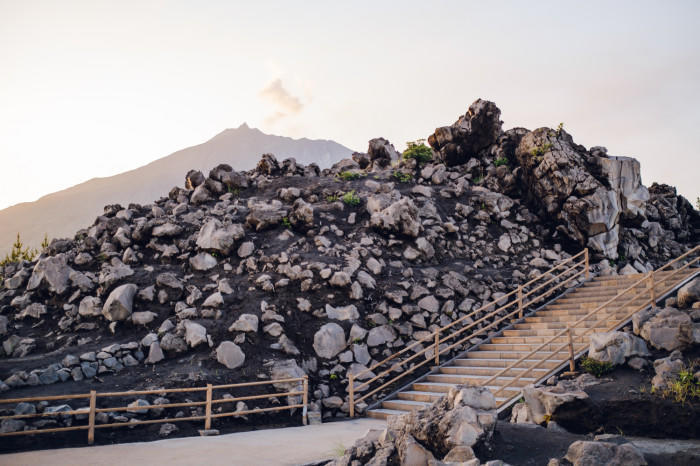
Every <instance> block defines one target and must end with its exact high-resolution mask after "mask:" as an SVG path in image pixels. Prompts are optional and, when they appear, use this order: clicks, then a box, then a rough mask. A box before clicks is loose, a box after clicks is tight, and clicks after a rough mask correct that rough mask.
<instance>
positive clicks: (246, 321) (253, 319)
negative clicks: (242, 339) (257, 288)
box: [228, 314, 259, 333]
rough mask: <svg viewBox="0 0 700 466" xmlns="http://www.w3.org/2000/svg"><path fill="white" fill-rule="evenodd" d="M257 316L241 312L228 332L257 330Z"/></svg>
mask: <svg viewBox="0 0 700 466" xmlns="http://www.w3.org/2000/svg"><path fill="white" fill-rule="evenodd" d="M258 322H259V320H258V316H256V315H255V314H241V315H240V316H239V317H238V320H236V321H235V322H234V323H233V324H231V326H230V327H229V329H228V330H229V332H253V333H256V332H257V331H258Z"/></svg>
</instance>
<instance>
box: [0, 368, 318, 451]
mask: <svg viewBox="0 0 700 466" xmlns="http://www.w3.org/2000/svg"><path fill="white" fill-rule="evenodd" d="M282 383H301V384H302V389H301V390H296V391H288V392H283V393H266V394H262V395H248V396H239V397H235V398H234V397H230V398H214V391H215V390H223V389H234V388H242V387H253V386H260V385H271V384H282ZM297 386H298V385H297ZM202 392H204V395H205V400H204V401H191V402H185V403H168V404H158V405H148V406H113V407H99V408H98V400H99V399H112V398H118V397H134V396H142V395H160V396H163V395H164V394H167V393H202ZM308 394H309V378H308V376H304V377H297V378H289V379H277V380H265V381H259V382H246V383H236V384H226V385H211V384H208V385H206V386H205V387H193V388H163V389H157V390H138V391H127V392H104V393H98V392H97V391H95V390H91V391H90V393H84V394H70V395H55V396H44V397H28V398H11V399H3V400H0V405H7V404H16V403H36V402H41V401H56V400H88V403H89V405H88V407H86V408H80V409H73V410H70V411H58V412H48V413H47V412H42V413H30V414H15V415H12V416H0V422H2V421H4V420H6V419H17V420H24V419H34V418H46V417H52V416H53V417H63V416H85V415H87V424H83V425H79V426H69V427H54V428H46V429H30V430H20V431H16V432H6V433H0V437H7V436H17V435H34V434H44V433H55V432H68V431H74V430H87V434H88V444H90V445H92V444H93V442H94V441H95V429H109V428H114V427H125V426H137V425H143V424H160V423H166V422H182V421H204V429H207V430H208V429H211V425H212V420H214V419H218V418H224V417H235V416H245V415H248V414H257V413H264V412H272V411H284V410H293V409H296V408H301V409H302V422H303V424H304V425H306V422H307V417H306V414H307V406H308V400H309V396H308ZM284 396H301V399H302V402H301V403H297V404H292V405H285V406H275V407H271V408H258V409H249V410H245V411H228V412H219V413H212V407H213V406H214V405H217V404H224V403H236V402H238V401H249V400H261V399H270V398H273V397H284ZM200 406H203V407H204V415H197V416H188V417H174V418H162V419H147V420H130V421H128V422H111V423H106V424H96V422H95V416H96V414H98V413H116V412H124V411H128V412H131V413H143V412H147V411H148V410H151V409H153V410H162V409H166V408H188V407H200Z"/></svg>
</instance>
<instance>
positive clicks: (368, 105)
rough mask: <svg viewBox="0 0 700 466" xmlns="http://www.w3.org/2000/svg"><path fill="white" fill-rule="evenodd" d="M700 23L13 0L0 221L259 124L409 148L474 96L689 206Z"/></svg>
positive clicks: (695, 163) (568, 6)
mask: <svg viewBox="0 0 700 466" xmlns="http://www.w3.org/2000/svg"><path fill="white" fill-rule="evenodd" d="M698 19H700V2H697V1H689V2H680V1H676V2H674V1H667V2H659V1H655V2H643V1H630V2H623V1H609V0H608V1H603V2H595V1H587V2H574V1H562V0H558V1H552V2H549V1H546V2H545V1H539V2H532V1H529V2H528V1H518V2H506V1H499V2H484V1H478V2H466V1H463V0H462V1H434V2H410V1H406V0H402V1H393V2H388V1H387V2H381V1H378V0H374V1H368V2H364V1H353V2H332V1H331V2H329V1H322V2H315V1H308V0H306V1H304V2H267V1H256V2H234V1H211V0H208V1H173V0H169V1H146V0H138V1H125V0H120V1H113V2H104V1H96V0H89V1H84V2H83V1H55V0H54V1H47V2H40V1H31V0H21V1H20V0H16V1H4V0H0V173H2V175H3V176H2V182H0V208H3V207H6V206H9V205H12V204H15V203H18V202H22V201H32V200H35V199H36V198H38V197H39V196H41V195H43V194H47V193H50V192H53V191H56V190H59V189H62V188H66V187H69V186H72V185H74V184H76V183H79V182H81V181H85V180H87V179H89V178H92V177H95V176H108V175H112V174H116V173H119V172H122V171H125V170H128V169H132V168H135V167H137V166H141V165H144V164H146V163H148V162H150V161H152V160H154V159H156V158H160V157H162V156H165V155H167V154H169V153H171V152H174V151H176V150H178V149H181V148H184V147H186V146H189V145H194V144H198V143H200V142H203V141H205V140H206V139H208V138H210V137H211V136H213V135H215V134H216V133H218V132H220V131H221V130H223V129H225V128H228V127H237V126H238V125H240V124H241V123H242V122H244V121H247V122H248V124H249V125H251V126H255V127H259V128H261V129H262V130H263V131H266V132H270V133H275V134H282V135H287V136H293V137H302V136H305V137H309V138H324V139H333V140H336V141H338V142H340V143H342V144H345V145H346V146H348V147H350V148H353V149H356V150H363V151H364V150H366V148H367V141H368V140H369V139H370V138H373V137H378V136H383V137H386V138H388V139H389V140H391V141H392V142H394V143H395V145H396V146H397V148H398V149H399V150H402V149H403V148H404V147H405V141H408V140H414V139H417V138H421V137H427V135H428V134H430V133H431V132H432V131H433V130H434V128H435V127H437V126H442V125H447V124H451V123H452V122H453V121H454V120H455V119H456V118H457V117H458V116H459V115H460V114H463V113H464V112H465V111H466V109H467V107H468V106H469V104H470V103H471V102H472V101H474V100H475V99H476V98H478V97H482V98H486V99H489V100H493V101H494V102H496V104H497V105H498V106H499V107H500V108H501V110H502V112H503V113H502V119H503V120H504V122H505V127H506V128H510V127H513V126H525V127H528V128H531V129H534V128H537V127H539V126H556V125H557V124H558V123H559V122H564V124H565V127H566V128H567V130H568V131H569V132H571V133H572V134H573V136H574V139H575V140H576V141H577V142H579V143H581V144H584V145H586V146H592V145H604V146H606V147H607V148H608V149H609V153H610V154H612V155H627V156H634V157H637V158H638V159H640V161H641V163H642V178H643V181H644V183H645V184H647V185H650V184H651V182H652V181H660V182H666V183H670V184H674V185H676V186H677V187H678V188H679V190H680V192H681V193H682V194H684V195H685V196H686V197H689V198H690V199H691V200H693V201H694V200H695V198H696V196H699V195H700V183H699V182H698V177H699V176H700V153H699V152H700V151H699V149H698V148H700V130H699V129H698V127H699V126H700V32H699V31H700V28H699V27H698ZM251 155H253V156H256V157H257V155H258V154H251ZM183 175H184V174H183Z"/></svg>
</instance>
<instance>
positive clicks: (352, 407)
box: [348, 374, 355, 417]
mask: <svg viewBox="0 0 700 466" xmlns="http://www.w3.org/2000/svg"><path fill="white" fill-rule="evenodd" d="M348 391H349V392H350V417H355V376H354V375H353V374H350V375H349V376H348Z"/></svg>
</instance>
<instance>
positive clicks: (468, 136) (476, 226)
mask: <svg viewBox="0 0 700 466" xmlns="http://www.w3.org/2000/svg"><path fill="white" fill-rule="evenodd" d="M499 116H500V110H498V108H497V107H496V106H495V104H493V103H492V102H487V101H483V100H477V101H476V102H475V103H474V104H472V105H471V106H470V107H469V111H468V112H467V114H466V115H464V116H463V117H460V118H459V120H458V121H457V122H456V123H455V124H454V125H452V126H449V127H443V128H438V129H437V130H436V131H435V133H434V134H433V135H431V136H430V138H429V139H428V140H429V143H430V145H431V146H432V149H433V160H432V161H429V162H425V163H421V162H420V161H418V160H415V159H410V158H409V159H403V158H401V157H400V154H399V153H398V152H397V151H396V150H395V148H394V147H393V146H392V145H391V144H390V143H389V142H388V141H386V140H384V139H381V138H379V139H373V140H372V141H370V144H369V149H368V153H367V154H362V153H356V154H353V157H352V159H346V160H343V161H341V162H339V163H338V164H336V165H335V166H333V167H332V168H330V169H325V170H320V169H319V167H317V166H315V165H313V164H311V165H309V166H303V165H300V164H297V163H296V161H295V160H294V159H286V160H283V161H281V162H280V161H278V160H277V159H276V157H275V156H274V155H272V154H265V155H263V156H262V159H261V160H260V162H259V164H258V165H257V167H256V168H255V169H254V170H251V171H249V172H235V171H233V170H232V169H231V167H230V166H227V165H219V166H217V167H215V168H214V169H212V170H211V172H210V173H209V174H208V176H206V175H205V174H203V173H201V172H199V171H190V172H189V173H187V175H186V178H185V183H184V187H182V188H180V187H175V188H173V189H172V190H171V191H170V193H168V195H167V197H163V198H161V199H159V200H156V201H155V202H154V203H152V204H149V205H136V204H130V205H128V206H121V205H110V206H106V207H105V209H104V212H103V214H102V215H100V216H99V217H97V218H96V220H95V222H94V223H93V224H92V225H91V226H89V227H88V228H86V229H83V230H80V231H78V232H77V233H76V235H75V236H74V237H73V238H67V239H55V240H53V241H52V242H51V244H50V246H49V247H48V249H47V250H46V251H45V253H44V254H42V255H41V256H40V257H39V258H38V259H37V260H36V261H34V262H22V263H16V264H10V265H7V266H5V267H4V268H2V270H1V271H0V272H1V275H2V277H4V280H3V282H2V286H1V287H0V339H2V343H3V344H2V349H1V350H0V357H1V358H2V359H0V361H1V363H0V377H1V378H2V379H3V380H4V382H3V383H0V390H5V391H7V390H11V391H12V396H21V394H22V390H23V389H24V388H26V387H31V386H36V385H39V384H46V390H45V392H47V393H48V392H49V391H51V390H54V391H56V392H60V391H61V390H62V389H60V388H57V387H58V385H60V383H58V382H61V381H67V382H69V383H75V384H80V383H88V382H89V381H90V380H92V379H93V378H94V377H95V376H98V377H100V379H101V380H102V381H103V382H104V383H105V384H109V383H110V380H113V379H112V378H111V377H112V374H117V373H120V374H124V373H127V372H128V373H129V374H132V375H133V377H134V378H133V380H134V385H135V386H134V387H132V388H138V386H139V385H147V384H148V383H147V382H146V378H145V377H146V376H145V374H147V373H148V370H149V368H150V367H151V365H157V366H158V367H160V368H161V369H163V370H165V372H166V373H167V372H171V373H173V374H175V373H177V372H178V370H179V369H180V368H181V367H182V366H183V365H184V363H183V361H185V359H184V358H185V357H187V358H189V359H187V361H188V362H187V367H188V368H191V367H194V366H196V367H197V369H196V371H197V376H196V378H197V379H198V380H210V379H212V378H213V377H215V374H219V375H218V377H220V378H221V377H222V376H221V375H220V374H221V373H222V372H221V370H223V371H224V372H223V374H224V376H223V379H224V380H228V381H238V380H241V381H243V380H252V379H256V378H269V377H270V376H271V374H272V373H275V374H276V375H277V376H283V375H284V374H290V375H292V376H298V375H300V374H304V373H306V374H308V375H309V376H310V378H311V397H310V401H311V403H312V406H313V408H314V409H315V410H322V411H323V416H325V417H333V416H345V415H346V413H347V412H348V403H347V396H346V388H347V387H346V381H347V375H348V374H349V373H359V372H361V371H364V370H365V369H366V368H367V367H369V366H371V365H372V364H373V363H374V362H376V361H378V360H381V359H383V358H384V357H386V356H387V355H389V354H392V353H394V352H395V351H397V350H398V349H401V348H403V347H404V346H405V345H407V344H410V343H412V342H413V341H415V340H418V339H421V338H423V337H425V336H426V335H428V334H429V333H430V332H432V331H433V330H435V329H436V328H438V327H440V326H444V325H447V324H449V323H451V322H453V321H454V320H456V319H458V318H460V317H461V316H464V315H466V313H468V312H469V311H471V310H472V309H476V308H478V307H480V306H482V305H483V304H485V303H488V302H490V301H492V300H494V299H498V298H499V297H501V296H503V295H504V294H505V293H507V292H509V291H510V290H513V289H515V288H516V287H517V286H518V284H520V283H523V282H525V281H527V280H528V279H529V278H531V277H533V276H535V275H537V274H538V273H540V272H541V271H544V270H546V269H548V268H549V267H551V266H552V265H553V264H555V263H556V262H557V261H560V260H562V259H566V258H568V257H571V255H572V254H574V253H576V252H578V251H579V250H580V248H582V247H585V246H588V247H590V248H592V250H593V251H594V252H595V256H594V259H595V261H599V263H598V264H596V265H595V266H594V272H600V273H607V274H614V273H618V269H620V270H622V269H623V267H627V268H626V269H625V270H632V271H638V272H645V271H647V270H651V269H652V268H654V267H655V266H658V265H659V264H660V263H663V262H665V261H666V260H668V259H669V258H671V257H675V256H677V255H679V254H681V253H682V252H683V251H685V250H686V249H687V248H688V246H689V245H695V244H697V242H698V238H699V237H700V215H699V214H698V212H697V211H695V210H694V209H693V207H692V205H691V204H690V203H689V202H688V201H687V200H686V199H684V198H683V197H681V196H678V195H677V194H676V192H675V189H673V188H671V187H669V186H666V185H656V184H654V185H652V186H651V188H649V189H647V188H645V187H644V186H643V185H642V183H641V180H640V178H639V164H638V162H637V161H636V160H634V159H629V158H621V157H611V156H608V155H607V154H606V150H605V149H604V148H601V147H597V148H592V149H590V150H586V149H585V148H584V147H582V146H580V145H577V144H575V143H574V142H573V139H572V137H571V136H570V135H569V134H568V133H567V132H566V131H565V130H564V129H562V128H559V129H556V130H555V129H549V128H540V129H538V130H535V131H528V130H525V129H523V128H515V129H511V130H508V131H503V130H502V128H501V122H500V120H499ZM607 259H609V260H610V261H608V260H607ZM481 325H484V324H481ZM476 328H480V326H477V327H475V329H476ZM188 370H193V369H188ZM141 375H143V382H139V380H141V379H140V378H139V377H141ZM372 376H373V373H372V372H368V373H365V374H364V376H363V377H372ZM173 377H174V376H173ZM190 379H191V377H190ZM161 382H162V383H169V384H176V383H178V381H177V380H176V379H175V378H173V379H172V380H163V381H161ZM71 387H72V388H71V389H72V390H78V389H79V388H78V387H74V386H73V385H71ZM358 409H362V406H360V407H358Z"/></svg>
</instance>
